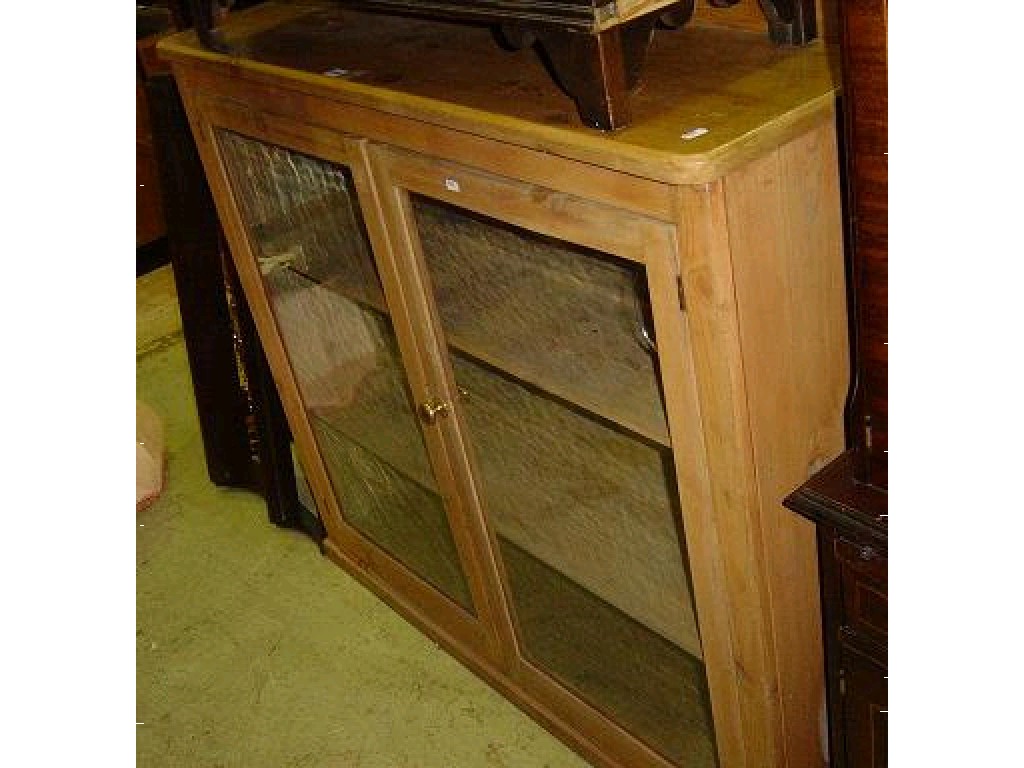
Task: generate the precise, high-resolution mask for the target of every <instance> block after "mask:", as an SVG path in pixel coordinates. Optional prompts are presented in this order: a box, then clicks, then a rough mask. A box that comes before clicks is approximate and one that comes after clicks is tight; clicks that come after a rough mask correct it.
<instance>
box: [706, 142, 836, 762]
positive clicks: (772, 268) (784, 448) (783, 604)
mask: <svg viewBox="0 0 1024 768" xmlns="http://www.w3.org/2000/svg"><path fill="white" fill-rule="evenodd" d="M838 184H839V179H838V159H837V152H836V144H835V139H834V132H833V131H832V130H831V129H830V128H829V127H827V126H823V127H821V128H820V129H819V130H817V131H814V132H811V133H808V134H807V135H806V136H804V137H802V138H800V139H797V140H795V141H793V142H790V143H788V144H786V145H784V146H783V147H781V148H780V149H778V150H777V151H776V152H773V153H770V154H769V155H766V156H765V157H764V158H762V159H761V160H759V161H756V162H754V163H751V164H750V165H748V166H747V167H746V168H744V169H742V170H740V171H736V172H734V173H733V174H731V175H729V176H728V177H727V178H726V180H725V196H726V205H727V211H728V218H729V231H730V245H731V249H732V255H733V258H732V264H733V274H734V281H735V283H734V284H735V290H736V298H737V307H738V310H739V311H738V315H737V323H738V334H739V341H740V345H741V353H742V359H743V376H744V378H745V386H746V390H747V407H748V413H749V420H750V422H749V423H750V431H751V448H752V451H753V455H752V457H753V461H754V465H755V466H756V467H757V477H756V485H757V494H758V498H757V505H758V508H757V512H756V518H755V519H756V521H757V523H756V526H755V529H754V535H755V536H756V537H758V538H759V542H758V548H759V549H760V550H761V551H763V553H764V560H763V568H764V571H763V575H762V576H761V579H760V581H761V583H762V584H763V585H764V588H765V589H764V593H763V595H762V599H763V601H764V605H765V607H766V608H767V609H768V610H769V611H770V620H771V622H772V633H771V643H772V648H771V654H772V664H773V666H774V674H775V675H777V676H778V679H779V680H786V681H788V683H789V688H788V690H787V694H786V695H784V696H783V697H782V699H781V701H780V704H779V705H780V710H781V712H780V714H781V717H782V720H783V727H784V741H783V744H782V746H783V748H784V750H785V753H786V759H787V761H788V762H787V764H788V765H791V766H797V765H800V766H814V765H819V764H820V749H819V747H818V745H819V742H820V738H819V735H818V733H817V727H816V725H817V718H818V713H819V711H820V709H821V706H822V696H823V690H824V680H823V673H824V667H823V664H822V663H821V657H822V651H821V630H820V624H819V621H818V619H817V617H818V602H819V598H818V589H817V578H816V577H817V572H818V568H817V559H816V557H815V543H814V529H813V526H812V525H811V524H810V523H808V522H806V521H805V520H802V519H800V518H798V517H796V516H794V515H792V514H790V513H789V512H787V511H786V510H785V509H784V508H783V507H782V505H781V501H782V499H783V498H784V497H785V495H786V494H787V493H788V492H789V491H790V490H791V489H792V488H794V487H795V486H796V485H799V484H800V483H801V482H803V481H804V480H805V479H806V478H807V477H809V476H810V475H811V474H812V473H813V472H815V471H816V470H817V469H819V468H820V467H822V466H824V465H825V464H826V463H827V462H828V461H829V460H831V459H832V458H834V457H835V456H837V455H838V454H839V453H840V452H841V451H842V448H843V430H842V422H841V420H840V419H838V418H837V414H840V413H842V409H843V404H844V401H845V397H846V389H847V382H848V381H849V370H850V367H849V360H848V344H847V339H848V335H847V325H846V289H845V275H844V263H843V253H842V241H841V237H840V233H841V211H840V208H839V202H838V201H839V195H838Z"/></svg>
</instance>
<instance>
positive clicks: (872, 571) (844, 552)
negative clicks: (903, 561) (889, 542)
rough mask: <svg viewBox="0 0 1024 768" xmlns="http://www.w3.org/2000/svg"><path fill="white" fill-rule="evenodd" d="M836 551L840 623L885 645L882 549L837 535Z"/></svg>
mask: <svg viewBox="0 0 1024 768" xmlns="http://www.w3.org/2000/svg"><path fill="white" fill-rule="evenodd" d="M835 554H836V558H837V560H838V561H839V569H840V580H841V583H842V586H841V592H842V605H843V624H844V625H845V626H846V627H848V628H849V629H850V630H852V631H853V632H854V633H855V634H857V635H860V636H862V637H864V638H866V639H868V640H871V641H873V642H875V643H877V644H880V645H883V646H884V645H885V644H886V642H887V639H888V632H889V618H888V613H889V598H888V594H887V584H888V560H887V558H886V554H885V552H883V551H880V550H878V549H877V548H875V547H873V546H871V545H869V544H863V543H855V542H852V541H848V540H845V539H836V541H835Z"/></svg>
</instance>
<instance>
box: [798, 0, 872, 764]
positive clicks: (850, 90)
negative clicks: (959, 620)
mask: <svg viewBox="0 0 1024 768" xmlns="http://www.w3.org/2000/svg"><path fill="white" fill-rule="evenodd" d="M886 5H887V0H840V3H839V13H840V21H841V29H840V32H841V35H842V39H841V45H842V64H843V94H844V95H843V119H844V122H845V126H844V128H845V131H844V133H845V140H846V141H845V143H846V169H845V170H846V179H847V190H846V191H847V198H848V210H847V213H848V216H847V223H848V232H847V244H848V253H849V255H850V276H851V293H850V299H851V301H850V316H851V320H852V322H851V324H850V325H851V329H852V333H853V338H852V340H851V341H852V345H853V350H854V371H853V375H854V378H853V382H852V384H851V391H850V399H849V407H848V414H847V417H848V418H847V433H848V435H847V436H848V444H849V450H848V451H847V452H846V453H844V454H843V455H842V456H840V457H839V459H837V460H836V461H835V462H833V463H832V464H831V465H829V466H828V467H826V468H825V469H824V470H822V471H821V472H819V473H818V474H816V475H815V476H814V477H812V478H811V479H810V480H809V481H808V482H807V483H806V484H804V485H803V486H802V487H801V488H799V489H798V490H797V491H795V492H794V493H793V494H792V495H790V497H789V498H788V499H786V505H787V506H789V507H790V508H791V509H793V510H795V511H797V512H799V513H800V514H802V515H804V516H806V517H808V518H810V519H811V520H813V521H815V522H816V523H817V526H818V545H819V556H820V560H821V581H822V614H823V627H824V638H825V659H826V665H827V670H826V672H827V687H828V690H827V693H828V705H829V736H830V752H831V766H832V768H879V767H880V766H884V765H886V764H887V757H886V745H887V730H888V712H887V703H886V702H887V682H886V681H887V676H886V672H887V638H888V632H887V628H888V516H889V514H888V513H889V507H888V496H887V490H888V484H889V480H888V475H889V472H888V466H889V461H888V447H889V440H888V421H889V419H888V413H889V409H888V359H889V348H888V346H887V343H886V342H887V339H888V319H887V308H888V289H887V283H888V253H889V247H888V156H887V152H888V117H887V115H888V98H887V85H888V84H887V50H886V41H887V30H886V10H887V8H886Z"/></svg>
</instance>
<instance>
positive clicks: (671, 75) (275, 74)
mask: <svg viewBox="0 0 1024 768" xmlns="http://www.w3.org/2000/svg"><path fill="white" fill-rule="evenodd" d="M296 14H297V11H296V9H292V12H291V16H290V17H289V15H288V14H287V13H286V12H284V11H282V9H281V8H280V7H279V6H277V5H276V4H275V3H273V2H271V3H267V4H265V7H264V6H260V7H257V8H254V9H251V10H248V11H244V12H242V13H239V14H237V19H238V20H237V21H234V20H233V22H232V24H230V25H229V26H227V27H226V29H225V34H226V37H227V38H228V39H229V40H231V41H232V44H233V45H235V46H237V47H239V48H240V49H241V50H244V51H246V56H245V57H244V58H237V57H236V58H233V59H228V57H226V56H223V55H220V54H216V53H212V52H210V51H206V50H203V49H202V48H200V47H199V46H198V43H197V41H196V40H195V36H194V35H193V34H192V33H183V34H181V35H177V36H175V37H173V38H171V39H170V40H167V41H164V42H162V43H161V48H160V50H161V51H162V53H163V54H164V55H165V56H169V57H170V58H172V60H177V61H180V60H185V59H187V60H189V61H190V62H191V63H192V65H193V66H194V67H197V68H199V69H203V68H204V67H203V62H208V63H210V64H214V69H215V68H216V65H217V64H221V65H223V64H226V63H228V61H230V62H231V64H232V66H233V67H234V70H233V73H234V78H235V79H236V80H241V81H250V82H251V86H247V85H246V83H244V82H235V83H233V84H232V86H231V88H232V90H235V91H236V92H237V93H240V94H245V98H246V99H247V100H248V99H250V98H252V97H254V96H255V95H256V93H257V92H258V90H259V85H260V84H267V83H273V82H276V81H278V79H279V78H281V77H285V78H287V79H288V80H289V81H290V83H291V84H292V86H293V87H294V89H295V90H294V91H293V92H291V93H290V94H288V95H287V96H286V97H284V100H282V96H281V95H280V94H278V95H276V96H275V98H274V99H271V101H275V100H276V101H277V106H276V108H272V109H271V111H272V112H277V113H278V114H281V113H283V114H289V115H292V116H302V117H303V118H304V119H305V120H306V121H308V122H311V123H313V124H319V125H335V126H337V125H345V126H346V127H348V129H350V130H352V131H353V132H355V133H359V134H362V135H373V136H375V137H381V138H383V137H385V136H386V137H387V140H388V141H390V142H393V143H398V144H399V145H402V144H406V143H409V144H412V143H417V144H418V143H419V142H418V141H417V138H418V137H421V136H423V133H424V131H425V130H427V126H429V125H438V126H443V127H447V128H451V129H455V130H458V131H462V132H465V133H468V134H471V135H475V136H482V137H488V138H492V139H496V140H498V141H500V142H506V143H510V144H512V145H515V146H521V147H528V148H533V149H537V150H540V151H542V152H547V153H551V154H553V155H556V156H559V157H564V158H568V159H575V160H581V161H583V162H586V163H589V164H593V165H597V166H600V167H605V168H610V169H615V170H622V171H626V172H629V173H632V174H634V175H636V176H640V177H643V178H646V179H648V180H653V181H666V182H673V183H688V182H702V181H709V180H712V179H714V178H718V177H719V176H720V175H721V174H722V173H723V172H725V171H726V170H728V168H729V167H731V166H734V165H736V164H738V163H740V162H743V161H745V160H748V159H750V158H752V157H754V156H756V155H757V154H759V153H762V152H764V151H765V150H766V149H768V148H770V147H772V146H774V145H777V144H778V143H780V142H783V141H785V140H786V139H787V138H789V137H792V136H794V135H797V134H798V133H800V132H802V131H803V130H806V128H807V127H809V126H810V125H812V124H813V123H814V122H815V121H816V120H819V119H820V118H821V113H822V111H823V110H827V109H828V108H829V107H830V105H831V103H832V100H833V91H834V88H835V84H836V79H835V78H836V74H837V72H836V70H837V69H838V67H836V66H835V62H834V61H831V60H830V53H829V51H828V50H827V49H826V47H825V46H824V45H823V44H821V43H820V42H817V43H813V44H811V45H809V46H807V47H804V48H799V49H780V48H776V47H775V46H773V45H772V44H771V43H770V42H769V41H768V39H767V36H766V35H765V34H763V33H753V32H743V31H737V30H731V29H723V28H717V27H705V26H701V27H686V28H684V29H682V30H676V31H674V32H672V33H671V34H664V35H656V36H655V40H654V43H653V45H652V46H651V50H650V53H649V55H648V62H647V65H646V66H645V75H644V84H643V85H642V86H641V87H640V88H639V89H638V91H637V92H636V93H635V94H634V95H633V97H632V100H631V103H632V110H633V114H634V122H633V124H632V125H630V126H629V127H627V128H625V129H623V130H621V131H617V132H615V133H614V134H601V133H599V132H596V131H593V130H591V129H588V128H586V127H584V126H583V125H582V124H580V123H579V121H578V119H577V118H576V117H575V107H574V106H573V104H572V102H571V100H569V99H568V97H566V96H565V95H564V94H562V92H561V91H560V90H558V88H557V87H556V86H555V85H554V84H553V83H552V82H551V79H550V76H549V75H548V73H547V71H545V69H544V67H543V66H542V64H541V63H540V61H539V60H538V59H537V57H536V56H535V54H534V53H533V52H532V51H529V50H524V51H519V52H517V53H508V52H505V51H502V50H501V49H500V48H498V47H497V46H495V45H494V42H493V40H492V39H491V37H490V34H489V33H488V32H487V31H486V30H482V29H477V28H474V27H469V26H459V25H450V24H444V23H442V22H436V21H431V22H421V21H416V20H412V19H403V18H392V17H380V16H373V17H370V18H366V17H365V16H363V17H361V16H360V15H359V14H357V13H355V12H350V11H344V12H340V11H334V12H330V11H325V12H314V13H312V14H310V15H307V16H306V17H305V18H303V17H302V16H301V15H300V16H299V17H298V18H295V16H296ZM324 14H327V15H326V16H325V15H324ZM332 14H333V15H332ZM282 18H288V19H289V20H288V21H287V22H282V21H281V19H282ZM261 27H262V28H263V30H264V31H263V32H262V33H260V32H256V31H255V30H257V29H260V28H261ZM268 30H269V31H268ZM261 35H262V36H261ZM396 37H397V38H399V39H401V41H402V44H401V45H389V44H388V41H389V40H394V39H395V38H396ZM339 68H340V69H344V70H347V71H349V72H353V73H362V74H360V75H358V76H353V77H351V78H349V79H346V78H338V77H328V76H325V75H324V74H323V73H324V72H326V71H328V70H332V69H339ZM208 71H209V70H208ZM481 72H488V73H495V72H500V73H504V74H503V76H502V78H501V79H500V80H498V81H497V82H495V81H494V80H493V79H488V78H481V77H479V73H481ZM312 95H317V96H321V97H322V98H323V99H325V101H323V102H317V101H315V100H308V99H307V98H305V97H306V96H312ZM367 110H369V111H367ZM381 113H384V114H388V115H397V116H401V117H406V118H410V119H411V120H412V121H414V122H413V123H409V124H402V123H396V122H394V121H382V119H381V118H382V115H381ZM424 124H426V125H424ZM385 125H387V128H385V127H384V126H385ZM696 127H702V128H707V129H708V133H707V134H705V135H704V136H701V137H700V138H697V139H694V140H685V139H683V138H682V137H681V134H682V133H683V132H684V131H687V130H688V129H691V128H696ZM420 147H421V148H423V149H425V150H428V151H432V147H431V146H430V145H429V144H426V145H420Z"/></svg>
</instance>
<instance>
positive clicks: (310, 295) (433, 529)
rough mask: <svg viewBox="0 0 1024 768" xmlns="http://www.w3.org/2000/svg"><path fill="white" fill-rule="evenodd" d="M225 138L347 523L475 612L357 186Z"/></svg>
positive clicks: (311, 164)
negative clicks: (405, 371)
mask: <svg viewBox="0 0 1024 768" xmlns="http://www.w3.org/2000/svg"><path fill="white" fill-rule="evenodd" d="M219 139H220V146H221V151H222V156H223V159H224V163H225V166H226V167H227V170H228V174H229V176H230V179H231V182H232V188H233V190H234V193H235V197H236V200H237V204H238V207H239V209H240V211H241V214H242V219H243V222H244V223H245V225H246V227H247V229H248V233H249V236H250V241H251V242H252V244H253V248H254V250H255V252H256V256H257V259H258V261H259V266H260V271H261V272H262V274H263V281H264V286H265V288H266V292H267V296H268V298H269V299H270V303H271V307H272V308H273V312H274V318H275V320H276V321H277V326H278V330H279V332H280V335H281V338H282V340H283V342H284V347H285V350H286V351H287V353H288V359H289V363H290V364H291V367H292V370H293V371H294V374H295V378H296V381H297V383H298V386H299V390H300V393H301V395H302V399H303V403H304V405H305V407H306V409H307V411H308V415H309V418H310V423H311V424H312V426H313V431H314V434H315V435H316V438H317V444H318V446H319V449H320V453H321V456H322V457H323V459H324V462H325V464H326V466H327V470H328V474H329V475H330V478H331V481H332V483H333V485H334V489H335V492H336V493H337V495H338V498H339V500H340V502H341V508H342V513H343V515H344V516H345V519H346V521H347V522H348V523H349V524H351V525H352V526H353V527H354V528H356V529H357V530H359V531H360V532H361V533H362V534H364V535H365V536H366V537H367V538H369V539H370V540H371V541H373V542H374V543H375V544H377V545H378V546H380V547H381V548H383V549H384V550H385V551H387V552H388V553H389V554H391V555H392V556H393V557H395V558H396V559H397V560H399V561H400V562H402V563H403V564H404V565H405V566H406V567H408V568H409V569H410V570H412V571H413V572H415V573H416V574H417V575H418V576H420V577H421V578H423V579H424V580H426V581H427V582H429V583H430V584H432V585H433V586H434V587H436V588H437V589H439V590H441V591H442V592H443V593H444V594H446V595H447V596H449V597H450V598H452V599H453V600H455V601H457V602H458V603H459V604H461V605H462V606H463V607H464V608H466V609H467V610H470V611H472V601H471V597H470V594H469V588H468V585H467V582H466V579H465V575H464V573H463V570H462V567H461V563H460V560H459V556H458V552H457V550H456V548H455V543H454V540H453V538H452V533H451V529H450V527H449V525H448V519H447V517H446V515H445V511H444V507H443V505H442V502H441V497H440V494H439V493H438V489H437V486H436V484H435V481H434V478H433V475H432V473H431V470H430V465H429V461H428V459H427V454H426V449H425V446H424V443H423V437H422V434H421V433H420V431H419V427H418V424H417V422H416V420H415V418H414V415H413V410H412V405H411V396H410V392H409V388H408V384H407V382H406V380H405V376H404V374H403V372H402V366H401V360H400V357H399V351H398V345H397V341H396V338H395V334H394V329H393V328H392V325H391V320H390V318H389V317H388V315H387V313H386V310H385V305H384V299H383V292H382V290H381V286H380V280H379V278H378V277H377V273H376V269H375V266H374V261H373V257H372V254H371V251H370V248H369V243H368V240H367V237H366V234H365V231H364V229H363V224H362V221H361V219H360V217H359V212H358V206H357V205H356V202H355V199H354V187H353V184H352V180H351V177H350V176H349V174H348V172H347V171H346V170H345V169H343V168H340V167H338V166H334V165H331V164H329V163H326V162H323V161H321V160H317V159H314V158H311V157H307V156H305V155H302V154H299V153H296V152H291V151H288V150H285V149H282V148H280V147H276V146H272V145H268V144H263V143H260V142H256V141H253V140H250V139H246V138H243V137H241V136H238V135H237V134H233V133H230V132H227V131H223V132H221V133H220V136H219Z"/></svg>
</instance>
